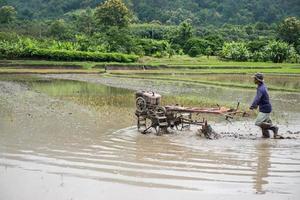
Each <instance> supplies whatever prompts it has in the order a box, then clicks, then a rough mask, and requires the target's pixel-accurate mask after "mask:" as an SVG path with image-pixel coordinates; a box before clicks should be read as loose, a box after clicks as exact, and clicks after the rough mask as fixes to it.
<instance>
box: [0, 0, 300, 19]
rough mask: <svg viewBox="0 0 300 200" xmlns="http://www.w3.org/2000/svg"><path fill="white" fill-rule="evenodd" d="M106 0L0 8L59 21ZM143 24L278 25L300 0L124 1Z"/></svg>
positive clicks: (5, 1) (17, 2)
mask: <svg viewBox="0 0 300 200" xmlns="http://www.w3.org/2000/svg"><path fill="white" fill-rule="evenodd" d="M103 1H104V0H26V1H24V0H0V6H3V5H12V6H14V7H16V9H17V11H18V16H19V18H21V19H45V18H59V17H62V16H63V15H64V14H65V13H67V12H71V11H74V10H77V9H82V8H87V7H91V8H95V7H96V6H97V5H98V4H99V3H101V2H103ZM124 2H125V3H126V4H127V5H128V7H130V8H131V10H132V11H133V12H134V14H135V16H136V17H137V18H138V20H140V21H141V22H150V21H153V20H158V21H160V22H162V23H164V24H179V23H180V22H182V21H184V20H186V19H191V21H192V22H193V23H194V24H195V25H209V24H214V25H222V24H224V23H230V24H249V23H255V22H265V23H268V24H271V23H273V22H278V21H279V20H282V19H283V18H284V17H286V16H298V17H299V15H300V0H124Z"/></svg>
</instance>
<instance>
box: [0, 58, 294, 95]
mask: <svg viewBox="0 0 300 200" xmlns="http://www.w3.org/2000/svg"><path fill="white" fill-rule="evenodd" d="M105 67H106V68H107V70H105V69H104V68H105ZM132 69H133V70H132ZM258 71H259V72H262V73H266V74H272V75H274V76H276V75H285V76H294V77H295V76H298V75H299V76H300V64H291V63H269V62H233V61H222V60H219V59H217V58H216V57H210V58H207V57H199V58H191V57H188V56H174V57H172V58H170V59H169V58H152V57H143V58H141V59H140V60H139V61H138V62H136V63H99V62H58V61H41V60H13V61H5V60H2V61H1V60H0V74H7V73H8V74H14V73H104V72H107V73H106V75H107V76H115V77H124V78H125V77H126V78H143V79H155V80H161V81H164V80H167V81H182V82H189V83H193V84H209V85H217V86H226V87H240V88H254V87H255V86H254V85H253V84H252V83H248V82H244V81H241V80H237V81H235V80H228V79H224V80H223V79H217V80H210V79H207V78H205V76H203V75H217V74H237V75H243V74H253V73H255V72H258ZM197 75H199V76H198V77H197ZM296 82H297V81H296ZM298 85H299V83H298V82H297V83H295V84H293V86H289V85H288V86H286V85H281V84H280V83H279V84H273V85H269V89H270V90H279V91H289V92H300V89H299V87H298Z"/></svg>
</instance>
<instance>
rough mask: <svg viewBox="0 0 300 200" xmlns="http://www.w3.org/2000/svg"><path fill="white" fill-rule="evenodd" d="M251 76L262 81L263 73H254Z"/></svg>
mask: <svg viewBox="0 0 300 200" xmlns="http://www.w3.org/2000/svg"><path fill="white" fill-rule="evenodd" d="M252 77H253V78H255V79H256V80H258V81H259V82H261V83H262V82H264V75H263V74H262V73H256V74H254V76H252Z"/></svg>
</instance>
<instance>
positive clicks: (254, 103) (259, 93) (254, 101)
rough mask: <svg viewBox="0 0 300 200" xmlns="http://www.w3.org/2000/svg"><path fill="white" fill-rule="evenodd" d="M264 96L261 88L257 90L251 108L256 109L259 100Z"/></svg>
mask: <svg viewBox="0 0 300 200" xmlns="http://www.w3.org/2000/svg"><path fill="white" fill-rule="evenodd" d="M261 97H262V92H261V91H260V89H258V90H257V93H256V96H255V98H254V100H253V102H252V104H251V106H250V109H251V110H253V109H256V108H257V106H258V104H259V102H260V99H261Z"/></svg>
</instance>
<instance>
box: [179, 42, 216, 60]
mask: <svg viewBox="0 0 300 200" xmlns="http://www.w3.org/2000/svg"><path fill="white" fill-rule="evenodd" d="M213 48H215V47H214V44H212V43H211V42H210V41H208V40H205V39H201V38H191V39H189V40H188V41H187V43H186V45H185V46H184V52H185V53H187V54H189V55H190V56H192V57H195V56H197V55H200V54H204V55H210V54H212V49H213ZM207 49H210V50H211V51H208V50H207Z"/></svg>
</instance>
